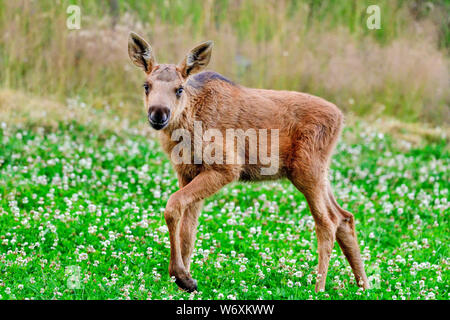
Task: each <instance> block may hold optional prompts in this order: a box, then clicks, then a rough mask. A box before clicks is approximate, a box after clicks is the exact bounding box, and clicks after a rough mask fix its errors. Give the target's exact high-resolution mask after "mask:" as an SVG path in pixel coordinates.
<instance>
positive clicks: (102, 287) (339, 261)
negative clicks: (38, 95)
mask: <svg viewBox="0 0 450 320" xmlns="http://www.w3.org/2000/svg"><path fill="white" fill-rule="evenodd" d="M434 139H435V140H434V141H433V142H429V143H425V144H419V145H413V144H412V143H411V142H408V141H405V140H399V139H394V138H392V136H391V135H386V134H383V133H380V131H377V130H376V129H374V128H373V127H371V126H370V125H369V124H367V123H365V122H361V121H356V122H355V123H354V124H353V125H352V126H351V128H347V129H346V130H345V132H344V138H343V141H341V142H340V143H339V145H338V148H337V151H336V155H335V157H334V160H333V163H332V170H331V172H330V179H331V181H332V184H333V186H334V190H335V194H336V196H337V199H338V201H339V202H340V203H341V204H342V205H343V207H344V208H346V209H348V210H350V211H352V212H353V213H354V214H355V217H356V221H357V230H358V237H359V242H360V245H361V250H362V252H363V257H364V261H365V264H366V269H367V273H368V277H369V279H370V282H371V284H372V289H371V290H368V291H362V290H360V289H358V288H357V286H356V284H355V283H354V278H353V275H352V274H351V269H350V267H349V265H348V263H347V261H346V260H345V258H344V256H343V255H342V253H341V251H340V249H339V248H338V246H337V244H336V247H335V250H334V251H333V255H332V258H331V263H330V271H329V274H328V283H327V290H326V292H322V293H319V294H315V293H314V283H315V274H316V265H317V254H316V250H317V244H316V236H315V232H314V222H313V220H312V217H311V215H310V213H309V210H308V208H307V204H306V201H305V199H304V197H303V195H301V193H299V192H298V191H297V190H296V189H295V188H294V187H293V186H292V185H291V184H290V183H288V182H286V181H282V182H273V183H263V184H238V183H236V184H232V185H229V186H227V187H226V188H224V189H223V190H222V191H221V192H219V193H218V194H217V195H215V196H214V197H212V198H211V199H209V200H208V201H207V202H206V205H205V208H204V210H203V213H202V215H201V218H200V226H199V233H198V238H197V242H196V249H195V252H194V255H193V265H192V274H193V277H194V278H196V279H197V280H198V281H199V291H200V292H199V293H198V294H191V295H190V294H188V293H185V292H183V291H181V290H179V289H178V288H177V287H176V285H175V284H174V283H172V281H171V279H170V278H169V276H168V273H167V270H168V258H169V239H168V231H167V227H166V225H165V221H164V217H163V208H164V206H165V203H166V202H167V200H168V197H169V196H170V194H171V193H173V192H174V191H176V190H177V181H176V178H175V174H174V172H173V171H172V168H171V166H170V163H169V162H168V159H167V158H166V156H165V155H164V154H163V153H162V152H161V150H160V148H159V146H158V144H157V142H155V140H154V139H152V137H151V134H150V129H146V128H143V129H141V130H137V129H123V130H116V131H112V130H107V129H102V130H98V129H95V128H91V127H86V125H82V124H80V123H77V122H75V121H69V122H66V123H60V124H59V126H58V127H57V128H54V129H52V130H50V129H49V128H45V127H35V128H33V129H30V128H27V127H18V126H17V125H9V124H6V123H5V122H3V123H1V129H0V141H1V143H2V150H1V152H0V176H1V177H2V179H1V180H0V181H1V182H0V239H1V243H0V262H1V264H0V269H1V276H0V297H1V298H3V299H11V298H12V299H448V298H449V283H448V277H449V263H450V260H449V250H448V241H449V234H450V233H449V231H450V230H449V221H448V219H449V215H448V210H449V201H448V199H449V194H448V189H449V182H448V181H449V176H448V172H449V169H450V168H449V167H450V161H449V151H448V144H447V140H446V139H447V136H446V134H445V133H442V134H441V135H440V136H439V135H438V136H435V138H434ZM74 277H75V278H74ZM74 279H75V280H77V281H79V282H75V280H74ZM74 283H76V288H74Z"/></svg>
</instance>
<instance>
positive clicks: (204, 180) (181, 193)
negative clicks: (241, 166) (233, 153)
mask: <svg viewBox="0 0 450 320" xmlns="http://www.w3.org/2000/svg"><path fill="white" fill-rule="evenodd" d="M235 179H236V177H235V175H233V174H232V173H228V172H227V173H222V172H218V171H213V170H210V171H204V172H202V173H200V174H199V175H197V176H196V177H195V178H194V179H193V180H192V181H191V182H189V183H188V184H187V185H185V186H184V187H182V188H181V189H180V190H178V191H177V192H175V193H174V194H172V195H171V196H170V198H169V201H168V202H167V205H166V210H165V212H164V218H165V220H166V223H167V227H168V229H169V238H170V263H169V274H170V276H174V277H175V283H176V284H177V285H178V286H179V287H180V288H181V289H183V290H186V291H188V292H192V291H195V290H197V281H195V280H194V279H192V277H191V275H190V273H189V270H188V268H187V267H186V265H185V262H184V261H183V255H186V254H189V256H190V254H191V251H192V248H193V243H191V241H192V237H191V236H186V235H192V234H193V233H195V232H192V231H193V230H192V225H189V223H182V224H180V221H181V220H182V219H183V220H184V221H190V222H191V221H192V220H193V219H192V218H193V217H186V218H184V217H183V214H187V215H189V214H193V211H192V210H186V209H188V208H189V207H190V206H192V205H195V204H196V203H197V202H201V201H202V200H203V199H205V198H207V197H209V196H211V195H213V194H214V193H216V192H217V191H219V190H220V189H221V188H222V187H224V186H225V185H227V184H228V183H230V182H231V181H233V180H235ZM196 218H197V217H195V219H196ZM195 225H196V223H195ZM180 226H181V228H182V230H180ZM186 228H191V229H190V230H187V229H186ZM181 241H183V243H181ZM186 241H188V242H189V243H186ZM186 248H188V250H186ZM184 260H186V258H185V259H184Z"/></svg>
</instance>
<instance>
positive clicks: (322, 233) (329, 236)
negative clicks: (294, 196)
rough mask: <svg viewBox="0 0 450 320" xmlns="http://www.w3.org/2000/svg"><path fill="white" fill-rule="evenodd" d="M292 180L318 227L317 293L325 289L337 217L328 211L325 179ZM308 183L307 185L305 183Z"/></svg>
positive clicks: (300, 177) (293, 178)
mask: <svg viewBox="0 0 450 320" xmlns="http://www.w3.org/2000/svg"><path fill="white" fill-rule="evenodd" d="M290 180H291V181H292V183H293V184H294V185H295V187H296V188H297V189H299V190H300V191H301V192H302V193H303V194H304V195H305V198H306V201H307V202H308V206H309V209H310V210H311V214H312V216H313V218H314V222H315V225H316V235H317V247H318V253H319V266H318V275H317V282H316V288H315V290H316V292H318V291H320V290H324V289H325V282H326V277H327V273H328V265H329V263H330V257H331V252H332V250H333V247H334V242H335V239H336V229H337V217H336V216H334V215H333V214H332V213H331V215H330V211H329V210H328V195H327V189H326V184H325V183H326V180H325V178H319V179H314V178H313V179H305V175H301V174H298V173H297V174H294V175H292V176H291V177H290ZM306 181H308V182H307V183H305V182H306Z"/></svg>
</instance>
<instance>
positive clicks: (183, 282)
mask: <svg viewBox="0 0 450 320" xmlns="http://www.w3.org/2000/svg"><path fill="white" fill-rule="evenodd" d="M175 283H176V284H177V286H178V287H180V289H183V290H184V291H187V292H194V291H197V280H194V279H192V278H187V279H180V278H175Z"/></svg>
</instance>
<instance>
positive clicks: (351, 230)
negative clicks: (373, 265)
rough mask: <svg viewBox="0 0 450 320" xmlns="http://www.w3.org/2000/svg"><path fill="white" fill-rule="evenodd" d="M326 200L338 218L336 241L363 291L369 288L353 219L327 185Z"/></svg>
mask: <svg viewBox="0 0 450 320" xmlns="http://www.w3.org/2000/svg"><path fill="white" fill-rule="evenodd" d="M328 198H329V200H330V205H331V207H332V210H334V211H335V212H336V213H338V214H339V216H340V221H339V225H338V227H337V230H336V239H337V242H338V243H339V246H340V247H341V250H342V252H343V253H344V255H345V257H346V258H347V260H348V262H349V264H350V266H351V267H352V271H353V274H354V275H355V278H356V283H357V284H358V286H361V287H363V288H364V289H368V288H369V283H368V280H367V276H366V272H365V271H364V264H363V261H362V259H361V253H360V249H359V246H358V241H357V238H356V231H355V219H354V217H353V214H351V213H350V212H348V211H346V210H344V209H342V208H341V207H340V206H339V204H338V203H337V201H336V199H335V198H334V196H333V192H332V190H331V186H330V185H328Z"/></svg>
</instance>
